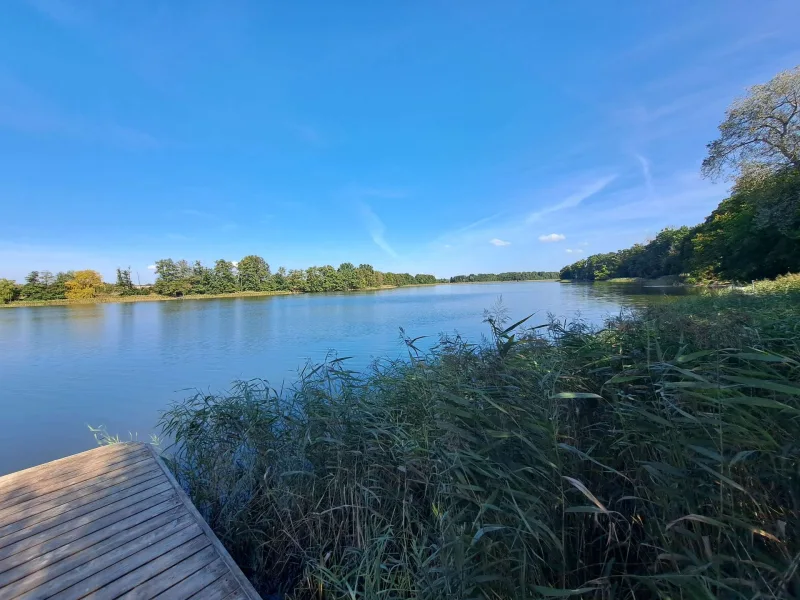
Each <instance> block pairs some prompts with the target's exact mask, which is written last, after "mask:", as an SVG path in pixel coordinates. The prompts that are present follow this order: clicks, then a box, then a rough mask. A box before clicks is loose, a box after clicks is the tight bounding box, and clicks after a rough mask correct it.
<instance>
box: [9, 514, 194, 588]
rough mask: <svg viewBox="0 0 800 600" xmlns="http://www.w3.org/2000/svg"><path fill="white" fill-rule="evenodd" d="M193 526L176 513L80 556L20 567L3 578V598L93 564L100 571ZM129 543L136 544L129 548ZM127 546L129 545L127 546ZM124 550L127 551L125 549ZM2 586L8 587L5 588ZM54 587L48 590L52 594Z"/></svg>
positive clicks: (81, 553)
mask: <svg viewBox="0 0 800 600" xmlns="http://www.w3.org/2000/svg"><path fill="white" fill-rule="evenodd" d="M191 524H192V519H191V517H190V516H189V515H187V514H185V511H183V510H180V511H179V512H176V511H174V510H173V511H169V512H167V513H164V514H162V515H160V516H159V517H156V518H154V519H150V520H148V521H145V522H144V523H141V524H139V525H138V526H137V527H132V528H130V529H127V530H124V531H122V532H120V533H117V534H116V535H113V536H112V537H110V538H107V539H105V540H104V541H102V542H100V543H98V544H95V545H93V546H91V547H89V548H86V549H83V550H82V551H80V552H73V553H71V554H69V555H67V556H66V557H62V558H63V560H57V561H52V560H48V559H47V558H44V559H42V560H38V559H37V560H34V561H30V563H25V564H22V565H19V566H18V567H17V568H16V569H12V570H10V571H6V572H5V573H2V574H0V596H4V595H5V594H10V595H11V596H17V595H19V594H22V593H24V592H27V591H30V590H32V589H34V588H36V587H39V586H41V585H43V584H45V583H47V582H48V581H51V580H53V579H55V578H57V577H59V576H61V575H63V574H65V573H68V572H70V571H73V570H75V569H77V568H78V567H80V566H82V565H85V564H86V563H88V562H90V561H94V564H93V565H92V566H93V567H94V568H95V569H97V570H99V569H101V568H102V565H103V564H107V563H108V561H111V560H122V559H123V558H125V557H126V556H129V555H130V554H133V553H134V552H137V551H138V550H139V549H140V547H141V546H142V545H143V544H147V543H153V542H155V541H158V540H159V539H163V538H166V537H168V536H169V535H171V534H172V533H175V532H177V531H180V530H181V529H185V528H186V527H188V526H189V525H191ZM129 542H134V543H131V544H129ZM126 544H128V545H127V546H126ZM123 546H124V548H122V547H123ZM112 551H113V554H112ZM41 558H42V557H40V559H41ZM86 571H87V569H84V572H86ZM88 574H91V573H88ZM3 585H6V586H8V587H2V586H3ZM62 585H64V586H65V587H66V583H64V580H62ZM54 587H58V586H57V585H56V586H54ZM54 587H51V588H48V589H50V590H53V589H54ZM56 591H58V590H56Z"/></svg>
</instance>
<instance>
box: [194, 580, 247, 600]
mask: <svg viewBox="0 0 800 600" xmlns="http://www.w3.org/2000/svg"><path fill="white" fill-rule="evenodd" d="M234 596H238V597H239V598H244V599H245V600H246V599H247V595H246V594H245V593H244V592H243V591H242V589H241V588H240V587H239V584H238V583H237V582H236V577H234V576H233V574H232V573H228V574H227V575H225V576H224V577H220V578H219V579H217V580H216V581H215V582H213V583H211V584H210V585H209V586H208V587H206V588H205V589H203V590H201V591H199V592H197V593H196V594H195V595H194V596H192V599H193V600H233V598H234Z"/></svg>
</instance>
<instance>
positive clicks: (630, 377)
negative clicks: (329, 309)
mask: <svg viewBox="0 0 800 600" xmlns="http://www.w3.org/2000/svg"><path fill="white" fill-rule="evenodd" d="M798 309H800V299H799V297H798V295H796V294H793V293H787V294H783V295H780V296H778V295H758V294H752V295H743V294H735V293H728V294H716V295H709V296H707V297H702V298H687V299H681V300H678V301H676V302H672V303H668V304H664V305H660V306H658V307H653V308H650V309H645V310H642V311H639V312H636V313H631V314H623V315H621V316H619V317H617V318H614V319H611V320H609V322H608V323H607V325H606V327H605V328H603V329H602V330H592V329H591V328H589V327H587V326H585V325H583V324H581V323H572V324H566V323H560V322H558V321H552V322H551V323H550V325H549V326H548V327H546V328H540V329H536V330H531V329H529V330H525V329H524V326H525V325H524V323H518V324H516V326H511V327H508V326H507V323H505V322H504V320H503V318H502V317H499V318H498V317H489V318H488V319H487V322H488V327H489V330H490V331H491V334H492V335H491V339H490V340H489V341H488V342H487V343H485V344H483V345H472V344H469V343H467V342H465V341H464V340H462V339H460V338H458V337H455V338H443V339H442V340H441V341H440V343H439V344H438V345H437V346H436V347H435V348H434V349H433V350H432V351H431V352H427V353H423V352H420V351H418V350H417V349H416V348H415V346H414V342H413V341H412V340H407V343H408V348H409V360H407V361H380V362H378V363H376V364H375V365H374V366H373V367H372V368H371V369H370V370H369V371H368V372H366V373H355V372H352V371H350V370H348V369H347V366H346V365H347V363H346V361H343V360H330V361H328V362H326V363H325V364H323V365H319V366H316V367H314V368H309V369H307V370H306V371H304V372H303V374H302V376H301V378H300V379H299V381H298V382H297V384H296V385H295V387H294V388H293V389H291V390H289V391H285V392H280V393H279V392H277V391H275V390H273V389H271V388H270V387H269V386H268V385H267V384H266V383H265V382H262V381H249V382H240V383H238V384H237V385H236V386H235V387H234V389H233V390H232V391H231V393H230V394H227V395H225V396H213V395H203V394H199V395H197V396H195V397H193V398H190V399H188V400H186V401H185V402H183V403H181V404H178V405H175V406H173V407H172V408H171V409H170V410H169V411H168V412H167V413H166V414H165V415H164V418H163V422H162V425H163V431H164V433H165V434H166V435H167V436H169V437H171V438H172V439H174V440H175V442H176V443H175V446H174V447H173V448H172V453H171V458H170V463H171V467H172V468H173V470H174V471H175V472H176V473H177V475H178V477H179V479H180V480H181V481H182V482H183V483H184V485H185V486H186V487H187V489H188V490H189V492H190V495H191V497H192V499H193V500H194V502H195V503H196V504H197V506H198V507H199V508H200V510H201V512H203V514H204V516H206V518H207V519H208V520H209V523H210V524H211V525H212V527H213V528H214V530H215V531H216V532H217V534H218V535H219V536H220V538H221V539H222V540H223V542H224V543H225V544H226V546H227V547H228V549H229V550H230V551H231V553H232V554H233V556H234V557H235V558H236V560H237V561H238V562H239V564H240V565H241V566H242V568H243V569H244V570H245V571H246V572H247V573H248V575H249V576H250V577H251V579H252V580H253V581H254V582H255V584H256V585H257V586H258V587H259V588H260V589H261V590H262V591H264V592H265V593H274V594H287V595H288V596H289V597H293V598H431V599H434V598H536V597H541V596H559V597H564V596H568V595H576V596H577V595H582V596H584V597H596V598H634V597H636V598H643V597H664V598H667V597H669V598H675V597H682V598H690V597H691V598H695V597H698V598H699V597H704V598H711V597H730V598H755V597H770V598H782V597H789V596H792V595H798V594H800V573H798V569H799V567H800V386H798V381H800V362H799V361H800V347H799V346H798V343H799V341H800V325H798V318H797V315H798V314H799V313H798Z"/></svg>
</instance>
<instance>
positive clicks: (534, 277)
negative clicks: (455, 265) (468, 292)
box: [450, 271, 558, 283]
mask: <svg viewBox="0 0 800 600" xmlns="http://www.w3.org/2000/svg"><path fill="white" fill-rule="evenodd" d="M543 279H558V273H557V272H556V271H510V272H508V273H478V274H477V275H476V274H470V275H456V276H455V277H451V278H450V283H472V282H484V281H540V280H543Z"/></svg>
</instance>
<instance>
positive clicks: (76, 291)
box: [65, 269, 103, 300]
mask: <svg viewBox="0 0 800 600" xmlns="http://www.w3.org/2000/svg"><path fill="white" fill-rule="evenodd" d="M101 285H103V278H102V277H101V276H100V273H98V272H97V271H92V270H91V269H87V270H85V271H76V272H75V277H73V278H72V279H71V280H69V281H67V283H66V286H67V292H66V294H65V295H66V297H67V298H70V299H72V300H77V299H82V298H94V297H95V296H96V295H97V288H98V287H100V286H101Z"/></svg>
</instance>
